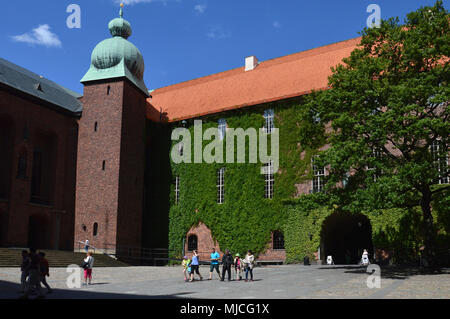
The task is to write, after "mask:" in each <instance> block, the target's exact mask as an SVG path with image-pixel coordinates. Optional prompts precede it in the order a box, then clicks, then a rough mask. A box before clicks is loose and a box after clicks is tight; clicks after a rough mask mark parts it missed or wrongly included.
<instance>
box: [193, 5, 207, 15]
mask: <svg viewBox="0 0 450 319" xmlns="http://www.w3.org/2000/svg"><path fill="white" fill-rule="evenodd" d="M194 10H195V11H197V13H198V14H202V13H204V12H205V11H206V4H197V5H195V6H194Z"/></svg>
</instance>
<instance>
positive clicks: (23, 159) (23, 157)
mask: <svg viewBox="0 0 450 319" xmlns="http://www.w3.org/2000/svg"><path fill="white" fill-rule="evenodd" d="M26 177H27V153H26V152H23V153H22V154H20V156H19V162H18V164H17V178H21V179H24V178H26Z"/></svg>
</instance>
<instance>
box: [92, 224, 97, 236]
mask: <svg viewBox="0 0 450 319" xmlns="http://www.w3.org/2000/svg"><path fill="white" fill-rule="evenodd" d="M97 234H98V223H94V227H93V230H92V235H94V237H95V236H97Z"/></svg>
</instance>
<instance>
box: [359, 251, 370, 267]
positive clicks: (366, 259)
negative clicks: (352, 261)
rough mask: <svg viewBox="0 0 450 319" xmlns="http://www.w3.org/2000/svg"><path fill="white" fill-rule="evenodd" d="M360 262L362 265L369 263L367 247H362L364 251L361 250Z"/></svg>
mask: <svg viewBox="0 0 450 319" xmlns="http://www.w3.org/2000/svg"><path fill="white" fill-rule="evenodd" d="M361 263H362V264H363V265H364V266H367V265H368V264H369V263H370V261H369V253H368V252H367V249H364V252H363V254H362V258H361Z"/></svg>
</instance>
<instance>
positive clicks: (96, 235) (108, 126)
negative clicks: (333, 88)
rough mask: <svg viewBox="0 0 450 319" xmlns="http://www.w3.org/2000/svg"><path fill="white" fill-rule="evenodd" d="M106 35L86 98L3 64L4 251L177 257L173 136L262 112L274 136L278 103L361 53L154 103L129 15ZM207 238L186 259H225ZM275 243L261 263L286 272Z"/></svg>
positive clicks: (190, 239) (346, 48)
mask: <svg viewBox="0 0 450 319" xmlns="http://www.w3.org/2000/svg"><path fill="white" fill-rule="evenodd" d="M108 27H109V30H110V33H111V35H112V37H111V38H109V39H106V40H104V41H102V42H100V43H99V44H98V45H97V46H96V48H95V49H94V51H93V53H92V56H91V66H90V68H89V70H88V72H87V73H86V75H85V76H84V77H83V79H82V80H81V82H82V83H83V84H84V92H83V95H82V96H81V95H78V94H76V93H74V92H71V91H70V90H67V89H65V88H62V87H61V86H59V85H57V84H56V83H53V82H51V81H49V80H47V79H44V78H42V77H40V76H38V75H36V74H34V73H32V72H30V71H28V70H24V69H22V68H20V67H18V66H16V65H14V64H12V63H10V62H7V61H5V60H3V59H1V60H0V154H1V155H2V156H1V157H0V246H18V247H24V246H35V247H38V248H52V249H77V248H78V247H79V246H80V245H82V242H84V241H85V240H89V241H90V244H91V245H92V246H94V247H96V248H97V249H100V250H107V251H110V252H114V251H116V252H118V253H121V254H128V253H130V252H131V251H133V250H136V249H139V248H140V247H145V248H167V247H169V246H170V240H169V233H170V226H169V225H171V223H172V222H174V221H173V220H170V217H169V211H170V210H171V209H172V208H173V206H174V205H175V204H174V199H173V198H174V196H175V197H176V196H178V195H177V194H178V193H179V191H180V189H179V184H178V183H179V180H178V178H179V176H177V177H176V176H172V174H173V171H172V170H171V168H170V167H167V165H168V163H169V162H170V152H171V141H170V134H171V132H172V130H173V129H174V128H177V127H182V126H185V125H186V123H188V125H189V123H192V121H193V120H194V119H202V120H205V121H209V122H211V121H213V122H214V121H216V119H217V118H218V117H219V118H220V119H223V120H225V121H226V119H227V117H229V116H235V115H236V114H240V113H239V112H244V113H245V112H248V113H252V112H260V114H261V118H262V117H263V116H264V120H266V123H267V120H269V122H270V121H272V122H270V123H272V124H273V120H274V114H273V113H270V112H268V111H270V107H271V105H272V103H274V102H276V103H284V102H290V101H297V100H299V99H301V97H302V96H304V95H305V94H308V93H309V92H311V91H312V90H319V89H326V88H327V80H328V76H329V75H330V74H331V67H333V66H336V65H337V64H339V63H340V62H341V61H342V59H343V58H345V57H347V56H349V55H350V53H351V52H352V51H353V49H355V47H356V46H357V45H358V43H359V41H360V39H359V38H356V39H351V40H347V41H343V42H339V43H336V44H331V45H327V46H324V47H320V48H316V49H312V50H308V51H305V52H300V53H295V54H292V55H289V56H285V57H280V58H277V59H273V60H269V61H264V62H258V60H257V59H256V57H253V56H251V57H247V58H246V59H245V63H243V66H242V67H240V68H237V69H233V70H229V71H225V72H222V73H218V74H214V75H210V76H206V77H203V78H199V79H195V80H191V81H187V82H183V83H179V84H175V85H171V86H168V87H164V88H160V89H157V90H154V91H151V92H149V91H148V89H147V87H146V85H145V83H144V81H143V74H144V69H145V67H144V59H143V57H142V55H141V53H140V52H139V50H138V49H137V48H136V47H135V46H134V45H133V44H132V43H131V42H129V41H128V37H129V36H131V32H132V30H131V26H130V24H129V22H127V21H126V20H124V19H123V12H122V10H121V13H120V17H119V18H116V19H114V20H112V21H111V22H110V23H109V26H108ZM243 62H244V61H243ZM275 117H276V115H275ZM217 125H218V127H220V125H221V123H220V122H219V123H218V124H217ZM268 125H271V124H268ZM224 127H225V130H226V122H225V126H224ZM316 173H317V174H316ZM324 174H325V173H324V171H323V170H320V169H318V170H317V172H314V180H313V181H311V180H309V181H307V182H304V181H303V182H298V183H294V184H295V185H294V186H295V189H296V190H297V191H296V193H295V194H292V196H293V197H295V196H298V195H300V194H305V193H310V192H315V191H320V190H321V178H322V177H323V175H324ZM322 182H323V181H322ZM267 183H269V186H270V185H272V186H273V179H272V180H269V181H267V180H266V186H267V185H268V184H267ZM270 183H272V184H270ZM172 184H174V185H172ZM219 186H220V185H218V188H219ZM172 189H175V192H178V193H176V194H173V192H172ZM182 191H183V192H185V194H189V196H191V197H195V196H196V194H195V193H192V192H193V190H189V189H186V190H182ZM272 191H273V190H272ZM189 192H191V193H189ZM270 192H271V189H270V187H269V188H268V189H267V188H266V199H269V200H270V199H272V196H273V195H271V193H270ZM219 193H220V192H219ZM225 194H226V193H225ZM263 197H264V193H263V194H262V195H261V198H263ZM261 198H260V197H255V198H250V199H248V201H250V202H253V203H255V202H259V201H261ZM225 200H226V201H232V200H233V198H229V197H226V199H225ZM276 200H279V199H276ZM175 201H178V198H176V199H175ZM186 213H189V214H194V213H195V214H197V213H200V214H201V213H202V212H201V211H200V212H199V211H198V210H196V211H195V212H186ZM363 222H364V221H363ZM357 223H361V220H358V221H357ZM210 228H211V225H207V224H206V223H204V222H203V221H201V220H200V222H196V223H192V225H190V226H189V228H188V229H186V230H185V232H184V233H183V234H182V235H183V237H184V242H185V246H184V248H183V250H184V251H191V250H193V249H194V248H195V249H198V250H200V251H201V252H203V253H205V252H208V251H209V250H210V248H212V247H215V248H216V249H218V250H224V249H225V248H226V247H220V245H219V243H218V242H217V240H216V238H214V236H213V234H212V232H211V229H210ZM274 228H275V227H274ZM267 235H268V236H267V238H268V243H267V246H266V249H265V251H261V252H260V254H259V258H260V259H266V260H284V258H285V256H286V253H285V250H284V239H283V234H282V233H281V232H280V231H278V230H277V229H272V230H271V232H270V234H267ZM179 248H181V247H179Z"/></svg>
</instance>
